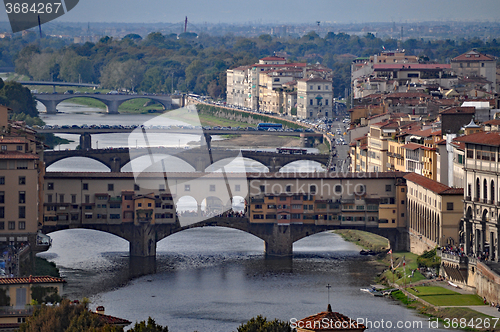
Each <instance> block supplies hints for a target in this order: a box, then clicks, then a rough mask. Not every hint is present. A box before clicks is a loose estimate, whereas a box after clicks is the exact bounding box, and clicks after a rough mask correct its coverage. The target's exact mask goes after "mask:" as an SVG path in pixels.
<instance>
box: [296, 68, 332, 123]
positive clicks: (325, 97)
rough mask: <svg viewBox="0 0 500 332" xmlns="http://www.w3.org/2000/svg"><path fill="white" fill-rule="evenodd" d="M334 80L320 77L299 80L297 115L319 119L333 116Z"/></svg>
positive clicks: (303, 117)
mask: <svg viewBox="0 0 500 332" xmlns="http://www.w3.org/2000/svg"><path fill="white" fill-rule="evenodd" d="M332 104H333V88H332V81H331V80H326V79H323V78H319V77H312V78H304V79H300V80H298V81H297V117H298V118H300V119H318V118H327V119H331V118H332V117H333V109H332Z"/></svg>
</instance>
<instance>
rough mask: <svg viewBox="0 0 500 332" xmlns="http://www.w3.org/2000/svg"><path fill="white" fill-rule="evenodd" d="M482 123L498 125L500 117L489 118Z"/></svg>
mask: <svg viewBox="0 0 500 332" xmlns="http://www.w3.org/2000/svg"><path fill="white" fill-rule="evenodd" d="M484 124H485V125H493V126H498V125H500V119H494V120H489V121H486V122H484Z"/></svg>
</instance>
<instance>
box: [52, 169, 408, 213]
mask: <svg viewBox="0 0 500 332" xmlns="http://www.w3.org/2000/svg"><path fill="white" fill-rule="evenodd" d="M405 174H406V172H399V171H396V172H368V173H366V177H367V178H370V177H373V178H378V179H381V178H384V179H385V178H391V179H392V178H395V177H403V176H404V175H405ZM142 176H144V178H152V179H158V178H161V177H165V174H164V173H153V172H151V173H146V172H144V173H141V177H142ZM166 176H167V177H169V176H170V177H172V178H173V177H177V178H179V179H181V178H182V179H199V178H200V177H203V178H204V179H205V178H216V179H221V173H215V172H210V173H190V172H173V173H166ZM226 176H227V178H236V179H247V180H248V179H249V180H253V179H256V180H257V179H272V178H273V176H272V174H270V173H259V172H248V173H236V172H234V173H227V174H226ZM339 176H340V177H341V178H346V179H351V178H358V177H359V175H358V174H357V173H345V174H344V173H342V174H338V173H336V172H334V173H331V172H318V173H280V174H279V175H277V176H276V178H279V179H287V178H290V179H295V178H297V177H300V178H304V179H330V178H332V179H337V178H339ZM82 177H84V178H87V179H111V178H118V179H134V173H133V172H47V173H45V179H46V180H49V179H50V180H55V179H75V178H77V179H80V178H82ZM92 204H93V203H87V204H86V205H92Z"/></svg>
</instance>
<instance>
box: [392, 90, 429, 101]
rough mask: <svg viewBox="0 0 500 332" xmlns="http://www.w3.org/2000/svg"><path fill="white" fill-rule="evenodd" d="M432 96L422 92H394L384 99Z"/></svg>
mask: <svg viewBox="0 0 500 332" xmlns="http://www.w3.org/2000/svg"><path fill="white" fill-rule="evenodd" d="M429 97H430V95H428V94H426V93H421V92H394V93H391V94H388V95H386V96H385V98H384V99H396V98H429Z"/></svg>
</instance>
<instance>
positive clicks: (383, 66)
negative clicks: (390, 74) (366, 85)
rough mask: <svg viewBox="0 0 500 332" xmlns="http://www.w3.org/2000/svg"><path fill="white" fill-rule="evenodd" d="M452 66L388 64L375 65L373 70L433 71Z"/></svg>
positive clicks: (440, 64)
mask: <svg viewBox="0 0 500 332" xmlns="http://www.w3.org/2000/svg"><path fill="white" fill-rule="evenodd" d="M450 68H451V65H447V64H442V63H436V64H429V63H388V64H374V65H373V70H375V71H377V70H393V69H399V70H432V69H438V70H439V69H450Z"/></svg>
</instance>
